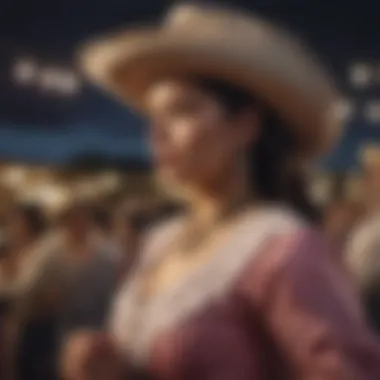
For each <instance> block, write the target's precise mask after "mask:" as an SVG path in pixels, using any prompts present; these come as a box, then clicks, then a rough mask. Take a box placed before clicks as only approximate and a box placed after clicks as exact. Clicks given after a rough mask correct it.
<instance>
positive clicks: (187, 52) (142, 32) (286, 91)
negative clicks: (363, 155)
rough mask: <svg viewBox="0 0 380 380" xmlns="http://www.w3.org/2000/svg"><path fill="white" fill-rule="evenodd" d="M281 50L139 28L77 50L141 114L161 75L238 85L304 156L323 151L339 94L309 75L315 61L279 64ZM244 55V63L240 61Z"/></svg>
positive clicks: (337, 123)
mask: <svg viewBox="0 0 380 380" xmlns="http://www.w3.org/2000/svg"><path fill="white" fill-rule="evenodd" d="M279 48H281V46H279ZM278 53H279V54H278V56H273V50H272V51H270V50H269V51H268V52H265V51H263V50H261V51H258V52H257V54H256V53H255V51H252V49H250V50H248V48H247V51H246V52H245V51H244V46H236V44H235V45H234V44H229V43H228V41H226V40H224V39H223V38H221V40H220V41H214V43H213V44H212V46H211V45H210V41H208V39H207V38H192V37H191V36H189V35H188V34H185V35H178V34H177V35H176V34H173V33H168V32H166V31H165V30H163V29H160V28H139V29H136V30H132V31H129V32H123V33H121V34H119V35H116V36H110V37H106V38H103V39H101V40H98V41H95V42H90V43H88V44H87V45H86V46H84V47H83V48H82V49H81V51H80V61H81V66H82V68H83V70H84V73H85V74H86V75H87V76H88V78H89V79H90V80H91V81H92V82H93V83H95V84H96V85H99V86H100V87H102V88H104V89H106V90H107V91H109V92H110V93H111V94H114V95H116V96H117V97H118V98H119V99H121V100H122V101H123V102H124V103H127V104H128V105H130V106H131V107H133V108H136V109H137V110H139V111H141V112H144V110H145V104H144V103H145V94H146V91H147V89H148V88H149V87H150V86H151V85H152V83H153V82H155V81H156V80H158V79H159V78H162V77H165V76H170V77H173V76H174V77H175V76H184V77H186V76H196V75H202V76H211V77H215V78H219V79H222V80H225V81H227V82H230V83H233V84H235V85H239V86H241V87H242V88H245V89H246V90H248V91H250V92H252V93H253V94H254V95H255V96H257V97H259V98H261V99H262V100H263V101H264V102H266V104H268V106H270V107H272V108H273V109H274V110H275V111H277V112H278V114H279V115H280V116H281V117H282V118H283V119H284V120H286V121H287V122H288V124H289V125H290V126H291V127H292V128H293V130H294V133H295V135H296V137H298V138H299V140H300V141H301V151H300V154H301V155H308V156H312V155H316V154H319V153H323V152H325V151H327V150H329V149H330V148H331V145H332V143H333V142H334V141H335V140H336V137H337V136H338V135H340V129H341V125H342V120H341V117H340V115H339V114H338V113H336V109H335V106H336V105H337V102H338V101H339V97H338V94H337V92H336V91H335V88H334V86H332V85H331V84H330V83H326V82H327V81H328V79H327V78H326V77H323V76H321V77H319V76H318V75H314V74H315V71H314V72H313V70H312V69H310V73H311V74H310V75H309V73H308V67H307V65H310V64H311V65H314V63H313V62H311V61H310V62H296V61H294V64H295V66H294V67H292V65H290V64H289V62H288V64H286V62H285V64H283V62H279V59H281V53H284V54H286V51H284V52H281V51H279V52H278ZM242 54H243V55H244V54H247V55H249V59H246V60H245V59H242ZM243 58H244V57H243ZM301 59H302V58H301ZM288 61H289V60H288ZM290 62H292V60H290ZM317 72H318V70H317Z"/></svg>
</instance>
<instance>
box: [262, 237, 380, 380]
mask: <svg viewBox="0 0 380 380" xmlns="http://www.w3.org/2000/svg"><path fill="white" fill-rule="evenodd" d="M301 235H303V236H299V237H298V238H295V239H293V241H290V242H287V243H274V244H275V245H276V246H273V247H272V250H271V252H268V254H270V255H275V256H277V257H280V259H279V260H278V261H277V266H276V268H275V269H274V270H272V271H267V274H266V278H267V279H268V278H269V279H270V280H268V281H267V282H266V284H265V286H263V287H262V289H261V294H260V296H259V297H261V299H260V298H259V299H256V301H259V302H261V310H262V313H263V315H264V320H265V323H266V324H267V326H268V329H269V330H270V331H271V334H272V335H273V337H274V339H275V342H276V344H277V345H278V347H279V349H280V350H281V352H283V353H284V356H285V357H286V358H287V359H288V361H289V362H290V366H291V368H293V369H294V371H295V374H296V375H297V376H299V378H301V379H308V380H321V379H323V380H351V379H352V380H377V379H380V351H379V345H378V342H377V341H375V340H374V337H373V335H372V333H371V332H370V331H369V330H368V328H367V326H366V324H365V322H364V320H363V318H362V315H361V310H360V306H359V302H358V299H357V298H356V296H355V292H354V290H353V289H351V287H350V284H349V281H348V279H347V276H346V274H345V273H344V271H343V268H341V267H339V266H338V265H336V263H335V262H334V261H333V257H334V255H333V253H332V252H331V249H330V247H329V246H328V244H327V243H326V242H325V241H324V239H323V237H321V236H319V234H318V233H316V232H303V233H301Z"/></svg>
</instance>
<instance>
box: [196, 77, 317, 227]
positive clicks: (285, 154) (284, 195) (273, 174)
mask: <svg viewBox="0 0 380 380" xmlns="http://www.w3.org/2000/svg"><path fill="white" fill-rule="evenodd" d="M194 81H195V82H194ZM192 82H193V83H195V84H196V85H197V86H198V87H200V88H201V89H202V90H203V91H205V92H207V93H210V94H212V95H213V96H215V97H216V98H217V99H218V101H220V103H221V104H222V105H223V106H224V107H225V108H226V110H227V112H228V113H229V114H232V115H233V114H236V113H238V112H239V111H242V110H245V109H252V108H254V109H258V110H259V111H260V112H261V115H260V116H261V120H262V128H261V131H260V135H259V139H258V141H255V142H254V144H253V145H252V148H251V149H250V150H249V152H248V155H249V157H248V160H249V164H250V168H249V170H250V172H249V176H250V182H251V185H252V191H254V192H255V194H256V195H257V196H258V197H259V198H260V199H262V200H264V201H269V202H272V201H275V202H282V203H286V204H288V205H289V206H291V207H292V208H293V209H295V210H296V211H298V212H299V213H300V214H302V215H303V216H305V217H307V218H308V219H309V220H312V221H317V220H319V215H318V212H317V209H316V208H315V207H314V205H313V204H312V202H311V200H310V199H309V195H308V191H307V183H306V181H305V178H304V176H303V174H302V173H301V171H300V170H299V169H297V167H296V165H295V164H294V163H295V159H296V158H297V153H298V152H299V151H300V149H299V148H300V142H299V141H298V140H297V139H296V136H295V135H294V134H293V133H292V132H291V131H292V129H291V128H289V126H288V125H287V123H285V121H284V120H282V119H281V118H280V117H279V116H278V115H277V113H276V112H275V111H273V110H272V109H271V108H270V107H267V106H265V104H263V103H262V102H260V101H259V100H258V99H257V98H256V97H255V96H254V95H251V94H250V93H249V92H248V91H245V90H244V89H241V88H239V87H237V86H234V85H231V84H229V83H225V82H224V81H220V80H217V79H213V78H194V79H193V80H192Z"/></svg>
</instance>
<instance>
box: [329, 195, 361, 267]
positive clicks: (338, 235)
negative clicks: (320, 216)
mask: <svg viewBox="0 0 380 380" xmlns="http://www.w3.org/2000/svg"><path fill="white" fill-rule="evenodd" d="M362 214H363V205H362V204H361V203H359V202H355V201H351V200H346V199H339V200H335V201H332V202H331V203H330V204H328V205H327V207H326V208H325V212H324V227H325V229H326V232H327V234H328V235H329V237H330V238H331V240H332V242H333V244H335V245H336V247H337V248H338V249H337V252H339V253H340V254H344V252H345V249H346V245H347V241H348V239H349V236H350V234H351V232H352V230H353V228H355V227H356V225H357V223H358V221H359V220H360V218H361V217H362ZM339 259H340V260H342V261H345V259H344V257H339Z"/></svg>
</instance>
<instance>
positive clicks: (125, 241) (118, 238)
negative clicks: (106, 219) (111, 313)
mask: <svg viewBox="0 0 380 380" xmlns="http://www.w3.org/2000/svg"><path fill="white" fill-rule="evenodd" d="M152 214H153V210H150V209H149V208H147V205H146V204H145V205H144V204H142V203H141V202H140V201H138V200H134V201H127V202H125V203H124V204H123V205H122V206H121V208H120V209H119V210H116V212H115V223H114V225H115V227H114V239H115V243H116V252H117V254H118V259H119V262H120V268H119V269H120V280H121V281H123V279H124V278H125V277H126V276H128V274H129V273H130V271H131V269H132V268H133V266H134V265H135V263H136V261H137V260H138V258H139V254H140V251H141V248H142V245H143V237H144V236H145V232H146V229H147V227H148V226H149V224H150V223H152V222H153V220H152Z"/></svg>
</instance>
